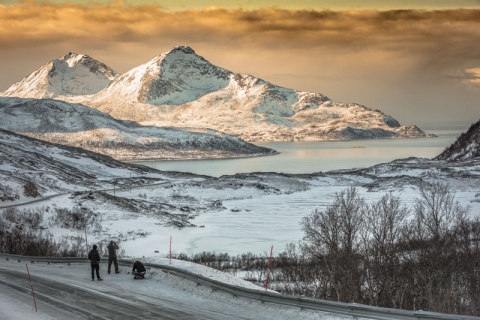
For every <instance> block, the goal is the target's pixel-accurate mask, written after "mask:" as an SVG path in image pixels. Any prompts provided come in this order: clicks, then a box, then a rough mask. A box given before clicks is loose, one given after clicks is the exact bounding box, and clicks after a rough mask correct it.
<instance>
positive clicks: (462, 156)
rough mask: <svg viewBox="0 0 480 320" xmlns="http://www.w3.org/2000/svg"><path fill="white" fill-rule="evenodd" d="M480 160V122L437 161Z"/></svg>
mask: <svg viewBox="0 0 480 320" xmlns="http://www.w3.org/2000/svg"><path fill="white" fill-rule="evenodd" d="M475 158H480V121H478V122H477V123H474V124H472V125H471V126H470V128H469V129H468V131H467V132H464V133H462V134H461V135H460V137H458V138H457V140H456V141H455V142H454V143H453V144H452V145H451V146H449V147H448V148H446V149H445V151H443V152H442V153H441V154H440V155H438V156H437V157H435V159H436V160H472V159H475Z"/></svg>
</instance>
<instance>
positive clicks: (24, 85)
mask: <svg viewBox="0 0 480 320" xmlns="http://www.w3.org/2000/svg"><path fill="white" fill-rule="evenodd" d="M115 76H116V73H115V72H114V71H113V70H112V69H110V68H109V67H108V66H106V65H105V64H103V63H101V62H99V61H97V60H95V59H92V58H91V57H89V56H87V55H83V54H76V53H72V52H70V53H69V54H67V55H65V56H63V57H61V58H59V59H55V60H52V61H50V62H49V63H47V64H46V65H44V66H42V67H41V68H40V69H38V70H37V71H35V72H34V73H32V74H31V75H29V76H28V77H26V78H24V79H23V80H22V81H20V82H18V83H16V84H14V85H12V86H11V87H10V88H8V89H7V90H6V91H5V92H3V95H4V96H9V97H22V98H39V99H41V98H53V97H57V96H64V95H89V94H94V93H97V92H99V91H100V90H102V89H103V88H105V87H106V86H107V85H108V84H109V83H110V82H111V81H112V80H113V79H114V78H115Z"/></svg>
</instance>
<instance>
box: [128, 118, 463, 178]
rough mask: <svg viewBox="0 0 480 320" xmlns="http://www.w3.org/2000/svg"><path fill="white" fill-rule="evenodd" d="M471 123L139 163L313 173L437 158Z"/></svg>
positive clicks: (212, 171)
mask: <svg viewBox="0 0 480 320" xmlns="http://www.w3.org/2000/svg"><path fill="white" fill-rule="evenodd" d="M468 128H469V124H465V123H458V122H455V123H443V124H425V125H423V126H421V129H422V130H424V131H426V132H428V133H434V134H436V135H437V136H438V137H437V138H418V139H373V140H353V141H325V142H275V143H257V144H258V145H261V146H265V147H268V148H272V149H275V150H277V151H278V152H280V154H279V155H275V156H268V157H258V158H245V159H227V160H185V161H178V160H177V161H143V162H136V163H139V164H143V165H147V166H150V167H153V168H156V169H159V170H166V171H183V172H192V173H197V174H203V175H209V176H214V177H219V176H222V175H232V174H235V173H246V172H282V173H312V172H326V171H331V170H336V169H350V168H365V167H370V166H372V165H376V164H379V163H385V162H389V161H392V160H395V159H403V158H408V157H418V158H433V157H435V156H437V155H439V154H440V153H441V152H442V151H443V150H444V149H445V148H446V147H448V146H450V145H451V144H452V143H453V142H454V141H455V140H456V138H457V137H458V136H459V135H460V134H461V133H462V132H464V131H467V129H468Z"/></svg>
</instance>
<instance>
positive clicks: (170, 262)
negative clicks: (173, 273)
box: [170, 236, 172, 264]
mask: <svg viewBox="0 0 480 320" xmlns="http://www.w3.org/2000/svg"><path fill="white" fill-rule="evenodd" d="M170 264H172V236H170Z"/></svg>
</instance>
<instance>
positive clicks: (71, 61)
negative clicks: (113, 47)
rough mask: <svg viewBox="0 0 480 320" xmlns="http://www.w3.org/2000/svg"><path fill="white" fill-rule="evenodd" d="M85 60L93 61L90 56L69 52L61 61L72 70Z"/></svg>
mask: <svg viewBox="0 0 480 320" xmlns="http://www.w3.org/2000/svg"><path fill="white" fill-rule="evenodd" d="M83 58H87V59H92V58H90V57H89V56H87V55H84V54H79V53H74V52H69V53H67V54H66V55H64V56H63V57H61V58H60V59H59V60H61V61H65V62H66V63H67V64H68V66H69V67H70V68H72V67H74V66H75V65H76V64H77V63H78V62H79V61H80V60H82V59H83ZM92 60H93V59H92Z"/></svg>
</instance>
